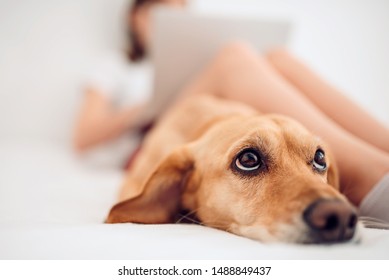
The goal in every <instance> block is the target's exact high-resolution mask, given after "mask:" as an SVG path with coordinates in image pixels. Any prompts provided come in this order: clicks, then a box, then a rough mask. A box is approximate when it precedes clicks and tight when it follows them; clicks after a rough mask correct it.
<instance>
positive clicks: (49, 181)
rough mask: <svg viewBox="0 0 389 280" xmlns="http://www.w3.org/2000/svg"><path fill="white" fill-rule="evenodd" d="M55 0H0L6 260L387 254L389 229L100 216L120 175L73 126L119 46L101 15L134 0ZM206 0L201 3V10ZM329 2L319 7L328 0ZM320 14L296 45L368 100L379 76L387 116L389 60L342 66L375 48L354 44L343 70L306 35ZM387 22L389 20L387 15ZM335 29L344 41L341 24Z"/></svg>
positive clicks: (1, 238) (382, 114) (2, 242)
mask: <svg viewBox="0 0 389 280" xmlns="http://www.w3.org/2000/svg"><path fill="white" fill-rule="evenodd" d="M53 2H56V1H52V0H50V1H49V0H40V1H37V3H34V4H32V3H31V1H27V0H25V1H18V3H19V4H16V2H15V1H11V0H6V1H2V2H1V4H0V19H1V20H2V24H0V53H1V54H2V56H1V58H4V59H5V60H3V62H4V63H3V64H0V77H2V79H1V80H0V95H1V100H2V101H1V102H0V116H1V118H0V135H1V137H0V259H389V250H388V249H389V231H380V230H366V229H365V230H362V232H361V235H362V240H361V242H360V243H357V244H356V243H349V244H342V245H333V246H314V245H310V246H303V245H285V244H272V245H265V244H262V243H260V242H256V241H252V240H249V239H246V238H242V237H238V236H235V235H232V234H229V233H226V232H222V231H218V230H214V229H210V228H206V227H201V226H196V225H135V224H116V225H111V224H103V221H104V219H105V217H106V214H107V212H108V210H109V208H110V206H111V205H112V204H113V203H114V201H115V197H116V193H117V189H118V187H119V184H120V182H121V180H122V176H123V174H122V172H121V171H120V170H119V169H115V168H112V167H111V168H109V167H107V166H96V165H91V164H90V163H89V162H87V161H85V160H82V159H80V158H79V157H77V156H76V155H74V153H73V152H72V151H71V149H70V147H69V146H70V145H69V142H70V139H69V137H68V135H70V131H71V123H72V122H73V116H74V114H75V111H76V104H77V103H78V102H79V100H80V96H79V92H80V88H81V87H80V86H81V81H82V74H83V73H84V72H86V71H87V69H88V67H89V66H88V67H87V66H86V65H90V64H91V62H92V61H93V60H94V59H95V58H96V57H98V56H99V54H101V53H102V52H104V51H105V50H106V49H110V48H113V47H114V46H113V45H109V44H108V43H107V42H111V41H110V40H109V39H112V36H113V35H112V32H111V30H113V29H114V28H113V27H112V26H115V24H112V26H111V27H112V29H109V28H108V27H104V25H103V24H102V23H101V18H104V15H105V13H107V12H112V13H115V12H116V13H118V11H119V10H120V9H121V8H122V7H123V5H124V3H125V1H124V0H115V1H105V2H104V1H99V2H98V3H97V1H94V0H93V1H92V0H85V1H58V2H56V4H53ZM200 2H201V1H200ZM206 2H207V1H202V3H203V5H204V7H205V6H206ZM227 2H228V3H230V4H229V5H230V6H231V5H232V4H231V3H232V2H231V1H226V3H227ZM254 2H255V1H252V5H255V3H254ZM270 2H272V3H273V2H274V1H261V3H262V4H264V3H267V6H266V5H265V6H263V7H268V9H270V10H271V9H272V7H273V6H272V5H275V4H271V3H270ZM275 2H277V1H275ZM300 2H302V3H303V2H304V3H306V1H300ZM300 2H299V1H296V3H300ZM327 2H328V1H327ZM327 2H326V1H322V4H321V5H330V4H325V3H327ZM207 3H210V2H207ZM330 3H332V2H331V1H330ZM18 5H20V6H18ZM296 5H297V4H296ZM301 5H303V4H301ZM382 5H385V4H382ZM200 6H201V5H200ZM210 6H211V7H212V5H210ZM227 6H228V5H227ZM91 7H94V8H93V9H90V8H91ZM107 7H109V9H108V8H107ZM204 7H202V8H204ZM231 7H232V6H231ZM269 7H270V8H269ZM301 7H302V6H301ZM369 7H370V6H369ZM385 7H386V8H387V7H388V6H385ZM385 7H381V8H380V9H378V8H374V9H373V10H374V11H376V10H377V9H378V10H385ZM360 8H361V7H360ZM362 8H363V7H362ZM362 8H361V9H362ZM365 8H366V9H367V8H368V7H365ZM307 9H308V10H309V7H308V8H307ZM4 11H7V12H6V13H5V12H4ZM47 11H50V13H49V14H47ZM313 11H316V8H314V7H312V11H311V12H313ZM367 11H370V12H371V10H368V9H367ZM292 16H293V15H292ZM319 16H320V15H318V17H319ZM296 17H297V18H298V20H297V21H299V19H300V18H299V17H298V15H297V16H296ZM316 18H317V17H313V16H312V18H310V20H311V21H312V22H311V25H309V24H304V26H307V27H306V29H302V30H301V29H300V31H298V32H297V34H296V37H295V38H297V39H296V40H297V41H295V42H293V45H292V47H293V48H294V49H295V51H296V52H297V53H304V54H305V56H306V58H307V59H308V60H309V61H311V62H312V64H314V65H316V66H317V69H319V70H320V71H321V72H322V73H324V74H325V76H327V77H330V78H331V80H333V81H335V82H336V83H338V84H341V86H342V87H343V88H346V89H347V90H348V91H351V92H354V93H356V95H355V96H354V97H355V99H357V100H360V101H362V102H364V101H365V99H363V98H365V97H363V96H362V95H363V94H362V93H363V92H364V90H366V89H368V88H369V87H370V86H371V85H372V84H374V87H375V88H373V92H374V93H377V94H376V95H371V96H370V97H369V98H368V99H366V100H368V101H366V102H365V105H366V108H367V109H368V110H370V111H371V112H373V113H374V114H376V116H378V117H379V118H381V119H382V120H383V121H386V122H387V123H389V116H388V115H387V111H385V110H386V109H385V106H384V105H382V103H379V102H375V101H374V100H381V99H382V98H387V97H383V96H382V95H379V94H378V93H379V92H383V91H384V92H385V91H386V92H388V89H389V88H388V86H387V83H386V81H385V79H384V77H385V75H383V73H387V72H388V71H389V69H388V65H384V64H378V66H377V64H375V63H373V62H372V64H369V63H370V62H366V61H365V71H366V69H369V71H370V73H371V74H372V75H371V76H372V77H369V79H365V80H364V79H363V78H362V77H363V75H364V73H366V72H365V71H362V70H361V72H358V71H357V70H355V69H354V65H351V64H350V65H349V66H345V63H346V64H347V59H349V60H350V61H354V60H353V59H355V56H360V57H362V58H363V57H364V56H363V55H364V54H365V55H367V54H366V53H364V50H365V47H360V48H356V49H354V51H355V53H351V54H349V56H348V57H347V56H346V57H347V58H346V59H345V61H346V62H344V63H339V62H337V63H338V65H337V67H334V65H332V64H331V63H333V62H331V60H328V63H327V64H326V63H325V61H326V59H325V58H323V57H320V56H317V54H320V53H323V54H326V55H327V56H329V55H333V56H334V57H335V58H337V59H340V58H341V57H342V54H339V53H337V52H336V51H334V52H331V50H328V49H327V48H326V47H322V49H320V48H319V49H314V50H313V51H312V49H313V48H310V46H312V44H313V43H312V42H308V41H309V40H308V41H304V38H309V36H304V35H309V34H310V33H309V32H310V30H311V29H310V28H311V27H312V25H313V26H314V24H315V23H316V24H317V22H316V21H315V20H316ZM372 18H374V17H373V16H371V19H372ZM53 19H55V20H53ZM381 19H382V20H386V21H385V22H386V23H388V20H387V19H386V18H385V17H384V16H382V18H381ZM350 20H352V19H350ZM354 20H355V19H354ZM111 21H112V19H111ZM319 21H320V20H319ZM303 23H304V22H303ZM305 23H307V22H305ZM308 23H309V22H308ZM333 24H337V22H336V21H335V23H333ZM69 25H70V27H69ZM383 25H384V26H389V24H386V25H385V24H383ZM316 26H317V25H316ZM96 27H99V28H96ZM101 27H104V28H105V29H104V28H101ZM115 27H116V26H115ZM333 27H334V26H333ZM373 27H374V24H371V25H370V26H368V27H366V28H367V30H375V29H374V28H375V27H374V28H373ZM369 28H371V29H369ZM68 29H70V30H68ZM330 29H331V28H330ZM332 29H333V30H334V31H333V32H334V33H335V35H334V36H335V37H336V36H339V38H340V37H341V35H342V33H341V32H342V30H339V29H336V28H332ZM96 30H100V31H99V32H98V31H96ZM382 30H383V31H382V34H387V33H386V32H387V30H384V29H382ZM304 32H305V33H304ZM336 32H338V33H336ZM363 32H364V34H365V35H366V36H368V34H370V33H369V32H367V31H366V30H364V31H363ZM53 34H54V35H53ZM327 35H328V34H327ZM45 36H46V37H47V38H46V37H45ZM323 36H325V33H324V35H323ZM48 38H49V39H48ZM115 40H116V42H117V41H118V40H117V38H116V39H115ZM339 40H340V41H339V42H340V43H342V42H343V43H347V42H348V41H347V38H343V41H342V38H340V39H339ZM305 43H306V44H305ZM310 44H311V45H310ZM377 45H379V46H381V47H382V50H381V49H377V48H375V49H374V50H376V51H377V52H378V53H379V51H380V50H381V51H382V52H381V53H380V54H381V58H384V59H385V58H386V59H387V58H389V56H388V54H387V52H386V50H387V49H389V45H388V41H385V40H384V39H382V40H381V41H380V44H378V43H377ZM26 46H28V50H27V48H26ZM338 47H339V46H338ZM368 47H369V46H366V48H368ZM370 47H371V49H373V48H374V46H370ZM381 47H380V48H381ZM4 54H5V55H4ZM353 55H354V57H353ZM366 57H368V56H366ZM366 57H365V58H366ZM350 61H349V62H350ZM376 66H377V67H376ZM369 67H370V68H369ZM75 69H76V70H75ZM332 69H334V70H333V71H335V72H333V71H332ZM348 70H350V72H347V71H348ZM358 73H359V75H360V76H358ZM333 77H336V78H333ZM355 77H356V78H355ZM381 78H382V79H381ZM337 79H338V80H337ZM380 79H381V80H380ZM339 81H340V82H339ZM354 81H357V82H356V83H357V84H354ZM358 94H359V95H358ZM384 101H385V100H384ZM374 102H375V103H374ZM383 103H385V102H383Z"/></svg>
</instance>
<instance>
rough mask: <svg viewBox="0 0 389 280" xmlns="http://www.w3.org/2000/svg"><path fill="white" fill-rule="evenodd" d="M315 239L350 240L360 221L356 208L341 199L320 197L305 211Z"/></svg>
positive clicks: (305, 219)
mask: <svg viewBox="0 0 389 280" xmlns="http://www.w3.org/2000/svg"><path fill="white" fill-rule="evenodd" d="M303 218H304V221H305V222H306V224H307V225H308V226H309V228H310V230H311V233H312V237H313V241H314V242H319V243H326V242H341V241H347V240H350V239H351V238H352V237H353V236H354V233H355V228H356V224H357V221H358V218H357V214H356V211H355V209H354V208H353V207H352V206H351V205H349V204H348V203H346V202H343V201H341V200H327V199H320V200H317V201H315V202H313V203H312V204H310V205H309V206H308V207H307V208H306V210H305V211H304V213H303Z"/></svg>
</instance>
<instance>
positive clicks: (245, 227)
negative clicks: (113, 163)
mask: <svg viewBox="0 0 389 280" xmlns="http://www.w3.org/2000/svg"><path fill="white" fill-rule="evenodd" d="M120 201H121V202H119V203H118V204H116V205H115V206H114V207H113V208H112V209H111V212H110V213H109V216H108V218H107V222H108V223H125V222H134V223H172V222H175V221H177V220H180V215H179V214H180V213H182V211H183V210H185V211H187V213H188V212H189V213H190V214H191V215H192V216H195V218H196V220H197V221H199V223H201V224H203V225H206V226H211V227H215V228H218V229H222V230H226V231H229V232H232V233H235V234H238V235H242V236H246V237H249V238H252V239H258V240H262V241H284V242H299V243H322V242H338V241H346V240H349V239H351V238H352V237H353V235H354V232H355V228H356V223H357V216H356V213H355V209H354V208H353V207H352V206H351V205H350V204H349V203H348V202H347V200H346V198H345V197H344V196H343V195H342V194H340V193H339V191H338V176H337V171H336V167H335V162H334V159H333V158H332V157H331V154H330V152H329V150H328V147H327V146H326V145H325V144H324V143H322V142H321V141H320V139H318V138H317V137H315V136H313V135H312V134H310V133H309V132H308V131H307V130H306V129H305V128H304V127H303V126H302V125H300V124H299V123H297V122H296V121H293V120H292V119H290V118H287V117H283V116H278V115H260V114H259V113H258V112H257V111H255V110H253V109H252V108H250V107H249V106H246V105H243V104H240V103H236V102H233V101H227V100H221V99H217V98H215V97H211V96H209V95H197V96H192V97H189V98H186V100H184V101H180V102H178V103H177V104H176V105H175V106H173V108H172V109H171V110H170V111H169V113H168V114H166V115H165V116H164V117H163V118H162V119H161V121H160V122H159V123H158V124H157V126H156V127H155V129H153V130H152V131H151V132H150V133H149V134H148V136H147V137H146V139H145V142H144V145H143V148H142V150H141V152H140V154H139V156H138V158H137V159H136V161H135V163H134V165H133V167H132V168H131V170H129V172H128V175H127V178H126V180H125V182H124V185H123V187H122V191H121V195H120ZM181 219H182V217H181Z"/></svg>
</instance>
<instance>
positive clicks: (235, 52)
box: [215, 40, 262, 65]
mask: <svg viewBox="0 0 389 280" xmlns="http://www.w3.org/2000/svg"><path fill="white" fill-rule="evenodd" d="M261 59H262V58H261V55H260V54H259V52H258V51H257V50H256V49H255V48H254V47H253V46H252V45H250V43H248V42H245V41H239V40H238V41H233V42H230V43H227V44H226V45H224V46H223V47H222V48H221V49H220V50H219V51H218V53H217V55H216V59H215V60H216V62H217V63H219V64H228V65H231V64H233V65H235V64H237V63H239V64H245V63H250V62H255V61H258V60H261Z"/></svg>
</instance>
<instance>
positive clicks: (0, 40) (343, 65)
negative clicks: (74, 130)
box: [0, 0, 389, 139]
mask: <svg viewBox="0 0 389 280" xmlns="http://www.w3.org/2000/svg"><path fill="white" fill-rule="evenodd" d="M192 2H193V6H194V7H195V8H196V9H199V10H207V11H213V12H219V13H220V12H223V13H247V14H251V15H277V16H282V17H288V18H291V19H292V21H293V22H294V23H295V27H296V28H295V32H294V38H293V40H292V42H291V48H292V49H293V50H294V51H295V52H296V53H297V54H298V55H299V56H301V57H302V58H303V59H304V60H305V61H306V62H307V63H308V64H310V65H312V67H313V68H314V69H316V70H317V71H318V72H319V73H320V74H321V75H322V76H324V77H326V78H327V79H328V80H330V81H331V82H333V83H334V84H335V85H337V86H338V87H339V88H341V89H342V90H344V91H345V92H346V93H347V94H348V95H350V96H352V97H353V98H354V99H355V100H356V101H357V102H359V103H361V104H362V105H363V106H364V107H365V108H367V109H368V110H369V111H371V112H372V113H373V114H374V115H375V116H377V117H378V118H380V119H381V120H383V121H385V122H386V123H388V124H389V110H388V109H387V108H388V107H389V106H388V105H389V79H388V78H389V52H388V50H389V17H388V16H387V15H388V12H389V1H386V0H359V1H351V0H338V1H335V0H315V1H309V0H289V1H282V0H197V1H196V0H192ZM126 5H127V1H126V0H66V1H64V0H34V1H32V0H18V1H15V0H0V139H4V138H7V137H11V138H13V139H14V138H15V137H18V138H19V139H40V138H41V137H43V136H45V137H46V136H47V135H50V134H52V133H51V132H52V131H53V130H54V131H57V132H59V133H57V134H54V135H55V137H56V138H59V139H68V138H69V135H71V134H70V131H71V125H72V123H73V119H74V115H75V112H76V108H77V106H78V105H79V102H80V92H81V87H82V81H83V79H84V77H85V73H87V72H88V71H89V70H90V68H91V66H92V65H93V63H94V61H95V60H97V59H98V57H99V55H100V54H101V53H103V52H105V51H106V50H107V49H113V48H118V47H119V46H120V45H121V44H120V42H121V39H122V38H121V31H122V30H121V29H120V26H121V19H122V18H121V16H122V13H123V12H124V7H125V6H126Z"/></svg>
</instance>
